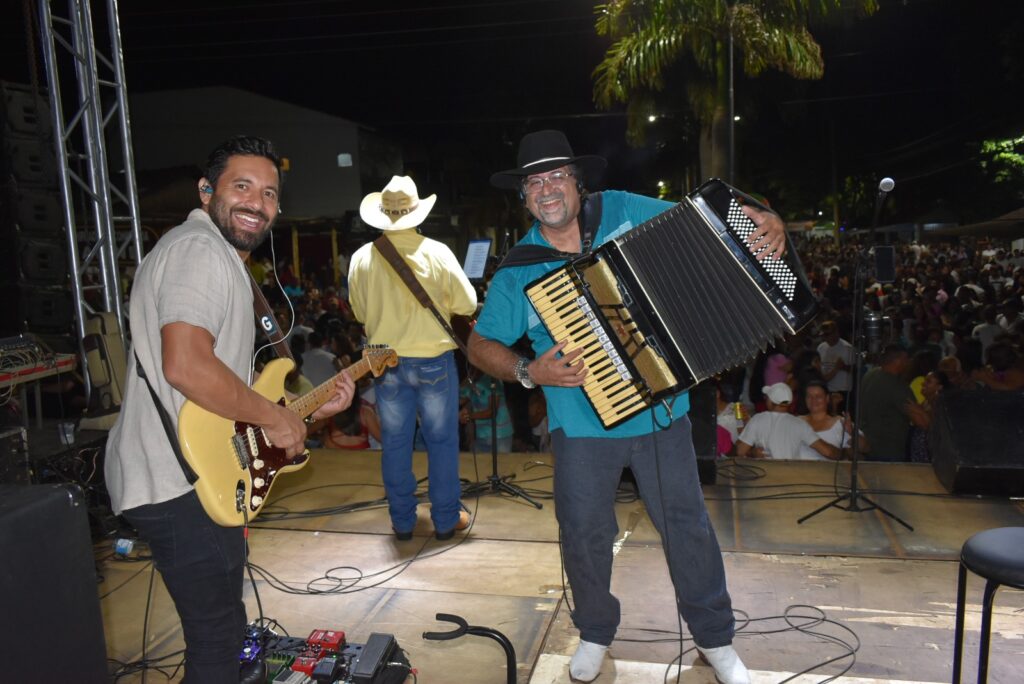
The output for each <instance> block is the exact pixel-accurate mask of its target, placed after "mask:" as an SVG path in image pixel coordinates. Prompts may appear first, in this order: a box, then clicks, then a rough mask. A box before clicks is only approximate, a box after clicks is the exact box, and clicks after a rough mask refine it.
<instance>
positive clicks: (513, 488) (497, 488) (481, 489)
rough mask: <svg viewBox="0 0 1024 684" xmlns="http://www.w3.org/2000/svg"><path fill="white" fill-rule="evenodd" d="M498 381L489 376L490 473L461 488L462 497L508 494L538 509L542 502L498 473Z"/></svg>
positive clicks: (513, 475) (540, 507)
mask: <svg viewBox="0 0 1024 684" xmlns="http://www.w3.org/2000/svg"><path fill="white" fill-rule="evenodd" d="M499 404H500V402H499V401H498V381H497V380H496V379H494V378H493V377H492V378H491V400H490V405H491V474H490V476H489V477H488V478H487V479H486V480H484V481H482V482H471V483H469V484H467V485H465V486H464V487H463V489H462V496H463V497H470V496H482V495H484V494H508V495H510V496H513V497H516V496H518V497H520V498H522V499H525V500H526V501H528V502H530V503H531V504H533V505H534V506H535V507H536V508H537V509H538V510H540V509H542V508H544V506H543V504H541V503H540V502H539V501H537V500H535V499H533V498H532V497H530V495H529V494H527V493H526V490H524V489H523V488H522V487H520V486H518V485H514V484H511V483H510V482H509V480H512V479H514V478H515V473H512V474H511V475H498V405H499Z"/></svg>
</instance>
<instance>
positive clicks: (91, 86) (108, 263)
mask: <svg viewBox="0 0 1024 684" xmlns="http://www.w3.org/2000/svg"><path fill="white" fill-rule="evenodd" d="M38 3H39V31H40V37H41V39H42V40H41V43H42V50H43V57H44V60H45V62H46V75H47V81H48V83H49V88H48V90H49V94H50V109H51V112H52V116H53V131H54V147H55V148H56V150H55V151H56V154H57V162H58V183H59V188H60V192H61V199H62V203H63V205H64V222H65V223H64V225H65V229H66V231H67V237H68V249H69V253H70V259H69V263H70V268H71V290H72V297H73V305H74V310H75V319H76V320H75V325H76V327H77V332H78V340H79V346H80V347H83V342H84V340H85V338H86V328H85V321H86V316H87V314H90V313H95V312H97V311H107V312H112V313H115V314H117V318H118V320H119V321H120V323H121V330H122V342H124V340H125V332H124V331H126V330H127V325H126V324H127V320H126V316H127V312H126V311H124V308H123V304H122V293H121V282H120V280H121V277H120V273H121V268H120V266H119V265H120V264H122V263H125V262H128V263H129V264H130V263H132V262H134V265H136V266H137V265H138V264H139V263H140V262H141V261H142V237H141V221H140V211H139V201H138V192H137V188H136V184H135V163H134V158H133V154H132V145H131V128H130V125H129V117H128V94H127V87H126V86H125V74H124V63H123V61H122V54H121V28H120V23H119V19H118V13H117V0H106V8H105V19H106V23H107V27H106V32H107V33H108V35H109V41H110V42H109V50H108V51H107V52H106V53H103V52H101V51H100V50H99V49H97V45H96V36H95V34H94V31H93V29H94V19H93V14H92V7H91V6H90V1H89V0H63V2H62V1H61V0H53V1H51V0H38ZM56 5H61V6H62V8H63V9H65V10H66V11H65V12H64V13H63V14H62V13H61V12H60V11H59V10H58V9H56V8H55V6H56ZM101 21H102V20H101ZM101 28H102V27H101ZM62 69H63V70H64V72H63V73H62V72H61V70H62ZM81 360H82V364H83V366H85V365H86V364H87V363H88V361H87V359H86V354H85V349H84V348H82V354H81ZM83 371H88V368H87V367H83ZM82 375H83V376H84V378H85V382H86V391H87V392H91V384H90V382H89V374H88V372H83V374H82Z"/></svg>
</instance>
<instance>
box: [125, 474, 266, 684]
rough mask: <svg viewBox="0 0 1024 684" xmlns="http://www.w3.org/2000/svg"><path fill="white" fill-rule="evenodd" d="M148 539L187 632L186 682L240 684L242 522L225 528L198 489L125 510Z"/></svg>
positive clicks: (243, 606) (242, 606)
mask: <svg viewBox="0 0 1024 684" xmlns="http://www.w3.org/2000/svg"><path fill="white" fill-rule="evenodd" d="M124 517H125V518H127V519H128V522H130V523H131V524H132V525H133V526H134V527H135V529H136V530H138V533H139V536H140V537H141V538H142V539H143V540H144V541H145V542H146V543H148V544H149V548H150V550H151V551H152V553H153V561H154V563H155V564H156V569H157V570H159V571H160V575H161V576H162V577H163V580H164V584H165V585H166V586H167V591H168V592H169V593H170V595H171V598H172V599H173V600H174V607H175V608H176V609H177V610H178V617H179V618H180V619H181V628H182V631H183V632H184V634H185V678H184V679H183V680H182V681H183V682H185V683H186V684H228V683H229V682H230V683H231V684H236V683H237V682H238V664H239V655H240V654H241V651H242V639H243V637H244V631H245V622H246V620H245V604H244V603H243V602H242V578H243V575H242V572H243V569H244V568H245V539H244V537H243V536H242V528H241V527H221V526H220V525H218V524H216V523H215V522H213V521H212V520H211V519H210V516H208V515H207V514H206V511H204V510H203V507H202V504H200V503H199V498H198V497H197V496H196V493H195V492H194V491H193V492H189V493H188V494H185V495H184V496H180V497H178V498H177V499H171V500H170V501H165V502H163V503H159V504H149V505H146V506H139V507H138V508H132V509H130V510H127V511H124Z"/></svg>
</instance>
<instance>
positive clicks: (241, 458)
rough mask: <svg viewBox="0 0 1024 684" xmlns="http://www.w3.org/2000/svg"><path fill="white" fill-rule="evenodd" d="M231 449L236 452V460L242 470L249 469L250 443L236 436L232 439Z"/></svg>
mask: <svg viewBox="0 0 1024 684" xmlns="http://www.w3.org/2000/svg"><path fill="white" fill-rule="evenodd" d="M231 448H232V449H234V451H235V458H236V459H237V460H238V465H239V467H240V468H242V470H245V469H246V468H248V467H249V442H248V440H246V439H245V438H244V437H242V435H239V434H237V433H236V434H235V435H234V436H233V437H232V438H231Z"/></svg>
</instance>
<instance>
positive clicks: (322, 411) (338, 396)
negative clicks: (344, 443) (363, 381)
mask: <svg viewBox="0 0 1024 684" xmlns="http://www.w3.org/2000/svg"><path fill="white" fill-rule="evenodd" d="M355 395H356V384H355V382H353V381H352V376H350V375H349V374H348V371H345V372H343V373H341V374H339V375H338V376H336V377H335V378H334V396H333V397H331V398H330V400H329V401H328V402H327V403H326V404H324V405H323V406H321V407H320V408H318V409H317V410H316V411H314V412H313V415H312V416H310V418H312V419H313V420H320V419H321V418H330V417H331V416H333V415H334V414H335V413H341V412H342V411H344V410H345V409H347V408H348V407H349V406H351V405H352V398H353V397H355Z"/></svg>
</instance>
